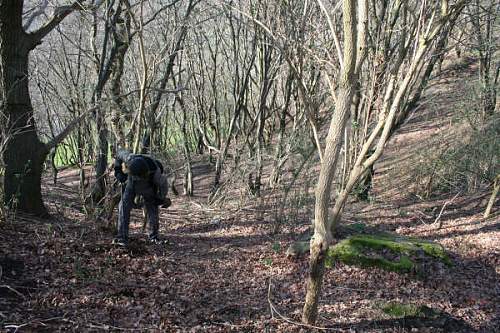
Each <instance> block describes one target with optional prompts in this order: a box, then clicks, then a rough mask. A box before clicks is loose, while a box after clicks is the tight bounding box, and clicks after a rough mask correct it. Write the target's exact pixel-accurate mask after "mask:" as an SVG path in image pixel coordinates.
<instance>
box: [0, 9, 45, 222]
mask: <svg viewBox="0 0 500 333" xmlns="http://www.w3.org/2000/svg"><path fill="white" fill-rule="evenodd" d="M22 12H23V1H0V74H1V83H0V94H1V95H2V96H4V97H5V99H6V103H5V110H4V111H3V112H4V113H5V116H6V117H7V118H8V119H9V120H8V124H7V126H8V129H9V133H8V135H10V137H11V139H10V140H9V141H8V143H7V145H6V150H5V152H4V156H3V158H4V162H5V164H6V170H5V182H4V198H5V199H4V200H5V203H6V204H7V205H8V206H10V207H12V208H17V209H20V210H22V211H25V212H27V213H31V214H35V215H38V216H45V215H47V210H46V208H45V206H44V205H43V202H42V195H41V176H42V170H43V162H44V161H45V158H46V156H47V154H48V151H47V148H46V146H45V145H44V144H43V143H42V142H41V141H40V139H39V138H38V135H37V132H36V125H35V120H34V118H33V107H32V104H31V99H30V95H29V89H28V63H29V52H30V51H31V49H32V48H33V47H34V45H33V44H32V43H31V40H30V38H29V35H27V34H26V33H25V32H24V30H23V28H22Z"/></svg>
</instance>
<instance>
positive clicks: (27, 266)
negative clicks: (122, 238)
mask: <svg viewBox="0 0 500 333" xmlns="http://www.w3.org/2000/svg"><path fill="white" fill-rule="evenodd" d="M450 84H456V82H451V83H450ZM450 91H453V89H449V90H447V92H446V94H445V92H442V94H443V96H444V97H443V98H449V99H450V100H452V99H453V98H454V97H453V95H452V93H451V92H450ZM424 111H425V110H424ZM427 112H428V113H427V116H422V117H420V118H414V119H412V120H411V121H410V122H408V124H406V125H405V126H404V127H403V128H402V129H401V131H400V132H398V134H397V135H396V136H395V137H394V138H393V140H392V141H391V142H390V144H389V145H388V149H387V152H386V154H385V155H384V158H383V160H382V161H381V162H380V163H379V164H378V165H377V167H376V169H377V174H376V177H375V182H374V192H373V201H372V202H371V203H352V204H349V205H348V208H347V213H346V214H345V218H344V224H350V223H364V224H365V225H367V226H369V228H374V229H377V230H380V231H390V232H395V233H398V234H401V235H405V236H412V237H419V238H423V239H426V240H432V241H437V242H439V243H441V244H442V245H444V246H445V247H446V248H447V249H448V250H449V251H450V257H451V260H452V262H453V266H451V267H447V266H446V265H439V264H434V265H431V266H429V267H428V269H427V270H426V272H425V274H423V275H422V274H421V275H419V276H415V275H411V274H410V275H408V274H406V275H399V274H397V273H393V272H386V271H383V270H380V269H376V268H372V269H366V268H357V267H352V266H346V265H343V264H337V265H336V266H335V267H334V269H331V270H328V271H327V273H326V274H325V279H324V290H323V296H322V298H321V304H320V318H319V320H318V324H317V325H318V327H317V328H316V329H317V330H327V331H334V332H336V331H338V332H500V218H499V217H498V215H493V216H492V217H491V218H490V219H488V220H482V219H481V213H482V210H483V209H484V206H485V201H486V200H487V196H488V194H489V193H488V192H487V191H483V192H480V193H476V194H474V195H461V196H458V197H457V198H455V200H454V201H453V202H451V203H449V204H448V205H447V206H446V208H445V209H444V210H443V213H442V214H441V216H440V220H441V221H442V222H443V226H442V228H441V229H440V230H437V228H436V224H434V223H433V222H434V221H435V219H436V218H437V213H439V212H440V210H441V208H442V206H443V205H444V203H445V202H446V201H450V200H451V199H452V198H451V197H448V196H444V197H442V198H438V199H433V200H425V201H422V200H420V199H417V198H414V197H412V196H411V195H406V193H405V191H406V190H407V189H408V185H407V184H406V183H405V181H404V180H403V179H402V177H403V175H405V170H404V168H403V167H398V165H400V164H398V163H399V162H400V161H402V160H404V159H405V152H406V151H408V149H409V146H411V145H412V142H413V143H415V144H416V143H418V142H422V141H424V140H422V139H423V138H426V137H431V136H433V135H439V133H440V131H444V130H446V125H445V124H440V123H437V122H436V120H435V119H436V116H437V115H439V113H438V111H435V110H427ZM424 115H425V113H424ZM438 118H439V117H438ZM430 124H431V125H433V126H428V125H430ZM395 163H396V164H395ZM195 174H196V177H195V196H194V198H191V199H188V198H185V197H183V196H179V197H174V198H173V206H172V207H170V208H169V209H168V210H163V211H162V213H161V233H162V235H163V237H164V238H165V239H166V240H168V244H165V245H152V244H149V243H147V242H146V236H145V235H144V233H143V231H142V222H141V221H142V218H141V217H140V214H138V213H137V214H136V215H135V216H134V219H133V221H134V222H135V223H133V224H132V228H131V242H130V243H131V246H130V248H129V249H128V250H123V249H120V248H116V247H114V246H112V245H111V240H112V237H113V233H112V231H111V230H109V228H107V227H106V226H105V225H104V224H103V223H96V222H95V221H92V220H86V219H85V216H84V215H83V214H82V212H81V210H80V207H79V200H78V194H77V173H76V171H74V170H66V171H64V172H62V173H61V175H60V178H59V183H58V185H52V184H50V177H49V176H48V177H47V180H46V182H45V184H44V192H45V194H46V198H47V200H46V202H47V204H48V206H49V207H50V210H51V212H52V213H53V216H52V218H51V219H50V220H37V219H33V218H28V217H24V216H21V215H19V216H16V217H12V218H11V220H10V222H8V223H6V224H3V225H0V266H1V271H0V330H4V331H6V332H15V331H17V332H55V331H75V332H99V331H106V330H110V331H136V330H137V331H152V332H305V331H308V330H309V329H311V328H308V327H304V326H300V325H299V324H298V323H299V322H300V313H301V309H302V305H303V300H304V290H305V288H304V286H305V283H304V281H305V277H306V276H307V267H308V262H307V258H298V259H292V258H287V257H286V255H285V250H286V248H287V246H288V245H289V244H290V243H291V242H292V241H294V240H296V238H297V235H298V234H299V233H301V232H303V231H304V230H305V229H307V228H308V223H307V221H297V223H294V224H290V223H289V224H286V225H284V226H283V228H282V229H281V232H280V233H278V234H274V233H273V232H272V231H273V221H272V218H273V217H272V214H267V213H266V208H265V207H264V205H263V204H262V203H261V202H259V201H247V202H246V203H245V204H244V205H237V206H236V205H235V206H232V207H233V208H226V209H224V210H217V209H215V208H213V207H208V206H206V205H205V203H206V195H207V192H208V186H209V181H210V176H211V171H210V169H209V168H207V166H206V165H205V164H198V165H196V167H195ZM498 208H499V205H498V201H497V204H496V206H495V208H494V210H495V211H498ZM393 304H404V305H405V306H409V307H410V308H412V309H421V308H430V309H432V313H433V314H432V315H430V316H428V317H424V318H421V317H418V316H417V317H412V316H407V317H406V318H398V317H394V316H391V315H390V314H388V311H387V308H388V306H389V307H391V306H393ZM396 313H397V311H396ZM313 330H314V329H313Z"/></svg>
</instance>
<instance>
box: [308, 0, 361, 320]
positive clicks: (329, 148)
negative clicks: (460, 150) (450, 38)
mask: <svg viewBox="0 0 500 333" xmlns="http://www.w3.org/2000/svg"><path fill="white" fill-rule="evenodd" d="M343 24H344V66H343V67H342V72H341V77H340V86H339V91H338V94H337V99H336V100H337V102H336V104H335V111H334V113H333V117H332V120H331V123H330V129H329V131H328V136H327V138H326V148H325V151H324V156H323V161H322V163H321V169H320V174H319V179H318V185H317V187H316V204H315V212H314V215H315V221H314V236H313V238H312V240H311V250H310V251H311V257H310V260H309V276H308V278H307V289H306V292H307V293H306V302H305V304H304V309H303V312H302V321H303V322H305V323H307V324H314V323H315V322H316V318H317V316H318V301H319V297H320V295H321V285H322V283H323V281H322V280H323V273H324V270H325V256H326V252H327V250H328V247H329V245H330V243H331V239H332V233H331V228H330V225H331V222H330V221H329V220H328V205H329V203H330V194H331V187H332V180H333V177H334V175H335V168H336V166H337V161H338V157H339V152H340V148H341V146H342V135H343V133H344V128H345V126H346V121H347V118H348V117H349V111H350V110H351V105H352V99H353V95H354V86H355V82H356V75H355V66H356V6H355V1H354V0H344V4H343ZM333 93H334V92H333V91H332V94H333Z"/></svg>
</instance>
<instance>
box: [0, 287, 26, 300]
mask: <svg viewBox="0 0 500 333" xmlns="http://www.w3.org/2000/svg"><path fill="white" fill-rule="evenodd" d="M0 288H7V289H9V290H10V291H12V292H13V293H15V294H16V295H18V296H20V297H22V298H23V299H26V297H25V296H24V295H23V294H21V293H20V292H19V291H17V290H16V289H14V288H12V287H11V286H8V285H6V284H2V285H0Z"/></svg>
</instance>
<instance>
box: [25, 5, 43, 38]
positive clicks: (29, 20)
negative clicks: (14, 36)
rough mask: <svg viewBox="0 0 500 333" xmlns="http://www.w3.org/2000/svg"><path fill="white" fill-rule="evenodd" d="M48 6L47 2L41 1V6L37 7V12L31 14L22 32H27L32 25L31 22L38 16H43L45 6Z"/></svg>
mask: <svg viewBox="0 0 500 333" xmlns="http://www.w3.org/2000/svg"><path fill="white" fill-rule="evenodd" d="M48 4H49V0H43V2H42V4H41V5H39V6H38V10H37V11H36V12H34V13H33V14H31V16H30V17H29V19H28V21H27V22H26V23H25V24H24V26H23V29H24V31H27V30H28V29H29V27H30V26H31V24H33V21H35V19H36V18H38V17H39V16H41V15H43V14H45V10H46V9H47V6H48Z"/></svg>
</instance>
